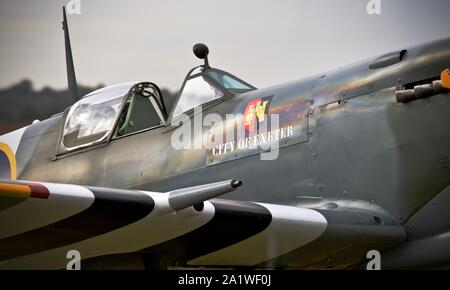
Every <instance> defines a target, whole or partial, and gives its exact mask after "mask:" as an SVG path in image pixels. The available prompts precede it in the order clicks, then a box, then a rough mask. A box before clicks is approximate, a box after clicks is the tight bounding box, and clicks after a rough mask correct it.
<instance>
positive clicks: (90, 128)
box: [58, 66, 255, 155]
mask: <svg viewBox="0 0 450 290" xmlns="http://www.w3.org/2000/svg"><path fill="white" fill-rule="evenodd" d="M254 89H255V87H253V86H252V85H250V84H248V83H246V82H244V81H242V80H240V79H238V78H237V77H235V76H233V75H231V74H229V73H227V72H224V71H221V70H218V69H214V68H210V67H206V68H205V67H204V66H199V67H196V68H194V69H192V70H191V71H190V72H189V73H188V75H187V76H186V79H185V81H184V83H183V86H182V89H181V91H180V93H179V96H178V98H177V101H176V102H175V105H174V107H173V108H172V114H170V115H169V114H168V113H167V110H166V107H165V104H164V99H163V98H162V95H161V91H160V89H159V88H158V86H156V85H155V84H153V83H150V82H131V83H124V84H119V85H115V86H110V87H106V88H102V89H99V90H96V91H94V92H92V93H90V94H88V95H86V96H85V97H84V98H82V99H81V100H80V101H78V102H77V103H75V104H74V105H73V106H72V107H71V108H70V109H69V110H68V111H66V113H65V116H66V118H65V123H64V127H63V130H62V133H61V135H62V136H61V142H60V146H59V150H58V154H59V155H61V154H65V153H69V152H71V151H74V150H77V149H80V148H85V147H88V146H91V145H95V144H101V143H107V142H108V140H111V139H115V138H121V137H124V136H127V135H130V134H135V133H138V132H141V131H145V130H150V129H152V128H156V127H160V126H164V125H165V124H167V120H168V118H169V117H170V118H176V117H177V116H179V115H181V114H183V113H184V114H189V113H190V112H192V111H193V108H194V107H197V106H200V105H202V106H203V105H213V104H215V103H219V102H220V101H221V100H224V99H227V98H231V97H233V96H234V95H236V94H238V93H242V92H248V91H251V90H254Z"/></svg>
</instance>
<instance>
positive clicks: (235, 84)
mask: <svg viewBox="0 0 450 290" xmlns="http://www.w3.org/2000/svg"><path fill="white" fill-rule="evenodd" d="M208 74H209V75H210V76H211V77H212V78H213V79H214V80H215V81H217V82H218V83H219V84H221V85H222V86H223V87H224V88H226V89H231V90H249V89H251V88H250V87H249V86H247V85H246V84H244V83H242V82H240V81H238V80H237V79H235V78H233V77H232V76H230V75H228V74H226V73H222V72H219V71H208Z"/></svg>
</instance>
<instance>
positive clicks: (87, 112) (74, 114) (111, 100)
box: [62, 92, 124, 150]
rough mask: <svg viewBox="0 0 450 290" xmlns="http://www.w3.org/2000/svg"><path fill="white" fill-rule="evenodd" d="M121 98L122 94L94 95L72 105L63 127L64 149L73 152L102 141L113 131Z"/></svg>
mask: <svg viewBox="0 0 450 290" xmlns="http://www.w3.org/2000/svg"><path fill="white" fill-rule="evenodd" d="M123 96H124V93H123V92H116V94H95V95H92V96H90V97H89V96H88V97H86V98H84V99H81V100H80V101H79V102H78V103H76V104H75V105H73V106H72V108H71V109H70V111H69V113H68V115H67V119H66V123H65V125H64V131H63V137H62V145H63V146H64V148H65V149H66V150H73V149H76V148H79V147H83V146H86V145H90V144H94V143H99V142H101V141H104V140H105V139H106V137H107V136H108V134H109V133H110V132H111V131H112V130H113V127H114V122H115V120H116V118H117V116H118V114H119V111H120V108H121V105H122V100H123Z"/></svg>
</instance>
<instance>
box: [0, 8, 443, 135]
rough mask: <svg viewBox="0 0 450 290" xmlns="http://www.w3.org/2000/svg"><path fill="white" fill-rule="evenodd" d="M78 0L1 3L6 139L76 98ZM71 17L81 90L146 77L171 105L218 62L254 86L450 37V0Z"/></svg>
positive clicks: (88, 11)
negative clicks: (68, 55)
mask: <svg viewBox="0 0 450 290" xmlns="http://www.w3.org/2000/svg"><path fill="white" fill-rule="evenodd" d="M69 2H70V0H39V1H38V0H14V1H10V0H0V134H3V133H5V132H9V131H11V130H14V129H16V128H19V127H22V126H25V125H28V124H29V123H31V122H32V121H33V120H35V119H45V118H47V117H49V116H51V115H53V114H55V113H58V112H61V111H63V110H64V109H65V108H66V107H67V105H68V100H69V96H68V94H67V89H66V87H67V78H66V68H65V54H64V38H63V31H62V25H61V20H62V6H64V5H67V4H68V3H69ZM78 2H79V3H80V4H81V5H80V11H79V12H80V13H79V14H71V15H68V22H69V30H70V34H71V42H72V51H73V56H74V63H75V70H76V74H77V80H78V82H79V86H80V93H81V94H82V95H84V94H86V93H88V92H90V91H92V90H94V89H96V88H99V87H102V86H105V85H111V84H115V83H120V82H127V81H135V80H136V81H138V80H146V81H152V82H154V83H156V84H158V85H159V87H160V88H162V90H163V95H164V97H165V99H166V102H167V103H168V104H169V107H170V105H171V104H172V103H173V100H174V98H175V95H176V93H177V92H178V90H179V89H180V86H181V84H182V82H183V79H184V77H185V74H186V73H187V71H188V70H189V69H190V68H192V67H193V66H196V65H199V64H201V61H200V60H198V59H196V58H195V57H194V55H193V54H192V46H193V44H195V43H197V42H204V43H206V44H207V45H208V46H209V49H210V56H209V57H210V63H211V65H212V66H214V67H218V68H221V69H224V70H226V71H229V72H231V73H233V74H235V75H237V76H238V77H240V78H242V79H244V80H246V81H247V82H249V83H251V84H253V85H254V86H256V87H264V86H269V85H272V84H276V83H280V82H283V81H288V80H292V79H297V78H301V77H304V76H308V75H311V74H316V73H321V72H324V71H327V70H330V69H333V68H337V67H339V66H342V65H345V64H348V63H351V62H354V61H358V60H360V59H364V58H367V57H371V56H376V55H378V54H382V53H386V52H389V51H392V50H397V49H402V48H404V47H408V46H412V45H416V44H420V43H423V42H427V41H431V40H435V39H439V38H444V37H449V36H450V33H449V30H448V29H449V27H450V17H449V16H448V12H449V11H450V1H448V0H428V1H421V0H380V3H381V14H379V15H370V14H368V13H367V10H366V6H367V4H368V3H369V0H340V1H335V0H326V1H325V0H321V1H318V0H292V1H290V0H268V1H265V0H244V1H238V0H190V1H183V0H127V1H125V0H79V1H78Z"/></svg>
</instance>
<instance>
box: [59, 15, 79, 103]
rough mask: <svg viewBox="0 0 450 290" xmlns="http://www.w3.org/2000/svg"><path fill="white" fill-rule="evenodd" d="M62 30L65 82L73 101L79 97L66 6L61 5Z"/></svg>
mask: <svg viewBox="0 0 450 290" xmlns="http://www.w3.org/2000/svg"><path fill="white" fill-rule="evenodd" d="M62 24H63V30H64V42H65V47H66V67H67V83H68V85H69V94H70V96H71V97H72V99H73V103H74V102H76V101H78V100H79V99H80V96H79V95H78V86H77V78H76V76H75V68H74V66H73V58H72V47H71V46H70V36H69V27H68V25H67V17H66V7H63V23H62Z"/></svg>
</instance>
